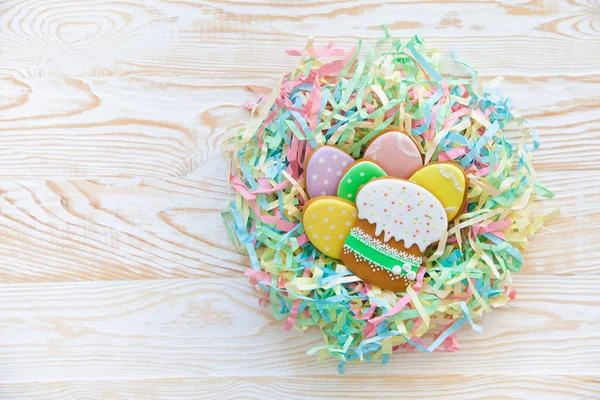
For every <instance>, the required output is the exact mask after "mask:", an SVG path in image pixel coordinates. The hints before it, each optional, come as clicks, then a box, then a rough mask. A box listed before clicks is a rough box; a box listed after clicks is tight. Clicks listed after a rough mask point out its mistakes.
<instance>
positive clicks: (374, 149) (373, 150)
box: [368, 138, 381, 161]
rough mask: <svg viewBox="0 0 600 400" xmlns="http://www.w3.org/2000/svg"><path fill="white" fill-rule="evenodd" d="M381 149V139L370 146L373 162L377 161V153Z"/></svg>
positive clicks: (370, 156) (370, 155)
mask: <svg viewBox="0 0 600 400" xmlns="http://www.w3.org/2000/svg"><path fill="white" fill-rule="evenodd" d="M379 149H381V139H380V138H377V139H375V140H374V141H373V143H371V145H370V146H369V151H368V153H369V156H368V157H369V158H370V159H371V160H373V161H377V152H378V151H379Z"/></svg>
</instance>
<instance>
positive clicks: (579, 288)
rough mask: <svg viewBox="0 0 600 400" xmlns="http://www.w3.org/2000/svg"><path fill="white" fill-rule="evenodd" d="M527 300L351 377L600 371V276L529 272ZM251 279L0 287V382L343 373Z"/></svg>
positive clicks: (519, 283) (316, 338)
mask: <svg viewBox="0 0 600 400" xmlns="http://www.w3.org/2000/svg"><path fill="white" fill-rule="evenodd" d="M514 281H515V286H516V287H517V288H518V289H517V290H518V293H517V300H516V301H514V303H511V307H510V308H499V309H496V310H494V312H493V313H491V314H486V315H485V316H484V317H483V318H482V319H481V321H480V322H479V323H480V324H481V326H482V327H483V329H484V330H483V333H481V334H477V333H475V332H474V331H470V330H467V329H465V330H463V331H462V334H461V341H460V342H461V346H462V349H461V352H460V353H457V354H444V353H441V354H429V355H424V354H422V353H412V354H410V353H405V354H399V355H398V356H397V357H393V358H392V360H391V362H390V363H389V364H388V365H368V364H363V365H358V364H352V365H349V366H348V367H347V368H346V374H347V375H348V376H350V375H361V376H364V375H368V376H404V375H417V376H421V375H422V372H421V371H425V370H427V371H428V372H429V373H430V374H434V375H437V374H447V373H448V371H453V372H455V371H478V372H477V373H480V374H499V375H502V374H511V375H512V374H533V375H546V374H563V373H565V371H568V374H586V373H590V372H591V371H598V368H600V337H599V336H598V335H597V331H598V329H600V320H599V319H598V315H599V314H600V294H599V293H598V291H597V287H598V285H599V284H600V276H598V275H589V276H584V277H581V276H565V277H561V279H560V280H558V279H556V277H552V276H544V275H518V276H516V277H515V279H514ZM256 297H257V296H256V293H255V290H254V288H252V287H251V286H250V284H249V283H248V281H247V280H246V279H245V278H219V279H184V280H152V281H129V282H81V283H41V284H3V285H0V321H3V329H2V330H1V332H0V343H2V346H0V383H1V382H8V383H10V382H24V381H25V382H26V381H63V380H79V379H83V380H86V379H90V378H91V377H93V378H94V379H98V380H113V379H115V380H120V379H150V378H160V377H165V376H168V377H180V378H193V377H225V376H232V377H233V376H246V377H249V376H281V377H283V376H296V377H297V376H304V375H315V374H320V373H323V374H335V364H334V363H333V362H327V363H322V364H318V363H317V361H316V359H315V358H313V357H308V356H307V355H306V354H305V352H306V351H307V350H308V349H309V348H311V347H313V346H317V345H319V344H320V343H321V341H322V339H321V337H320V335H319V333H318V332H317V330H315V329H312V330H310V331H309V332H307V333H306V334H302V333H299V332H290V333H286V332H283V331H282V330H281V322H278V321H274V320H273V318H272V316H271V315H270V313H271V312H270V310H268V309H266V310H263V309H260V308H259V307H258V301H257V298H256Z"/></svg>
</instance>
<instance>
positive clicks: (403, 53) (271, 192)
mask: <svg viewBox="0 0 600 400" xmlns="http://www.w3.org/2000/svg"><path fill="white" fill-rule="evenodd" d="M384 47H386V48H387V50H385V51H382V52H378V53H377V52H375V51H373V52H371V53H370V55H369V56H367V57H366V58H365V59H360V58H359V57H358V54H359V52H360V48H361V43H360V42H359V43H358V46H357V48H355V49H353V50H352V51H350V52H349V53H346V52H345V51H344V50H343V49H340V48H337V47H336V46H335V45H334V44H330V45H328V46H326V47H324V48H321V49H316V48H314V47H313V43H312V41H309V42H308V45H307V47H306V48H305V50H304V51H303V52H302V51H298V50H291V51H289V52H288V53H289V54H290V55H293V56H301V61H300V64H299V65H298V66H297V67H296V68H295V69H294V71H292V72H291V73H289V74H287V75H286V76H285V77H284V79H283V80H282V81H281V82H280V83H279V84H278V85H277V87H276V88H275V89H274V91H273V92H272V93H271V95H270V96H267V97H265V98H263V99H261V101H259V104H253V114H254V115H253V117H252V119H251V121H250V122H249V123H248V124H247V125H246V126H245V127H243V128H242V129H240V130H239V131H237V132H236V133H235V134H234V135H233V136H232V137H231V138H230V139H228V140H227V141H226V142H225V143H224V149H225V150H226V152H227V153H228V155H229V157H230V158H231V171H230V181H231V184H232V186H233V189H234V190H235V192H236V196H235V200H234V201H233V202H232V203H231V205H230V207H229V210H228V211H226V212H224V213H223V217H224V219H225V222H226V225H227V227H228V229H229V232H230V234H231V235H230V236H231V238H232V240H233V241H234V243H235V244H237V245H238V246H239V248H240V250H243V251H245V252H246V253H247V254H248V256H249V263H250V268H249V269H248V270H247V271H246V273H245V274H246V275H247V276H249V277H250V278H251V280H252V282H253V283H254V284H255V285H256V286H257V287H258V288H259V289H261V290H262V291H264V295H265V296H264V298H263V299H261V304H263V305H267V304H269V305H270V307H271V309H272V311H273V314H274V316H275V318H276V319H278V320H281V321H283V329H284V330H290V329H292V328H293V327H294V328H296V329H299V330H306V329H308V328H309V327H313V326H314V327H317V329H320V330H321V332H322V333H323V337H324V341H325V342H324V344H323V345H322V346H318V347H316V348H313V349H311V350H309V351H308V353H309V354H317V356H318V359H319V360H325V359H327V358H334V359H336V360H338V361H339V368H340V371H341V370H342V367H343V365H344V364H345V363H347V362H349V361H355V360H361V361H368V362H376V361H381V362H383V363H386V362H387V361H388V359H389V357H390V355H391V353H392V352H394V351H414V350H420V351H425V352H431V351H434V350H437V351H457V350H458V349H459V345H458V341H457V333H458V330H459V329H460V328H461V327H462V326H463V325H465V324H468V325H470V326H471V328H472V329H474V330H476V331H480V330H481V328H480V327H479V326H477V325H476V324H475V323H474V322H473V321H474V320H475V319H476V318H477V317H479V316H480V315H481V314H482V313H483V312H484V311H490V310H491V308H492V307H498V306H502V305H504V304H506V303H507V302H508V301H509V300H511V299H512V298H514V296H515V289H514V288H513V287H512V283H511V273H514V272H518V271H519V270H520V268H521V266H522V264H523V257H522V250H524V248H525V246H526V245H527V242H528V239H527V238H528V236H530V235H532V234H534V233H535V232H536V231H537V230H538V229H539V228H540V226H541V225H542V224H543V222H544V221H545V220H546V219H547V218H550V217H551V216H553V215H554V213H550V214H546V215H536V216H533V215H532V212H533V211H534V209H538V208H539V207H538V206H537V204H534V203H535V202H536V200H538V199H540V198H549V197H552V193H551V192H549V191H548V190H547V189H545V188H543V187H542V186H541V185H540V184H539V183H537V182H536V181H535V171H534V168H533V166H532V164H531V157H532V152H533V151H534V150H535V149H536V148H537V147H538V138H537V136H536V134H535V132H534V131H533V130H531V129H530V128H529V126H528V124H527V122H526V121H525V120H524V119H523V118H521V117H520V116H518V115H517V114H516V113H515V112H514V111H513V110H512V109H511V100H510V99H508V98H505V97H503V96H502V95H501V93H500V92H499V91H498V89H496V88H494V87H488V88H482V87H484V86H485V85H482V86H480V85H479V82H478V80H477V73H476V72H475V71H474V70H472V69H471V68H469V67H468V66H466V64H464V63H462V62H458V64H457V65H461V66H464V68H465V75H466V77H452V76H447V75H446V74H445V73H443V71H442V70H441V69H440V60H441V58H442V57H441V55H440V53H439V52H437V51H435V50H433V51H429V50H427V49H426V47H425V44H424V42H423V40H422V39H421V37H419V36H415V37H413V38H412V39H411V40H409V41H408V42H401V41H400V40H396V39H392V38H390V37H389V35H387V32H386V37H385V38H383V39H382V40H381V41H380V43H378V48H384ZM324 57H327V58H328V59H330V58H331V57H341V58H339V59H336V60H334V61H328V62H326V61H324V60H323V58H324ZM446 61H452V60H446ZM494 82H496V81H492V83H494ZM389 126H399V127H402V128H403V129H404V130H406V131H408V132H410V133H411V134H412V135H413V137H414V138H415V139H416V141H417V142H418V143H419V149H420V151H421V152H422V154H424V158H425V163H428V162H430V161H437V160H440V161H447V160H454V161H456V162H458V163H459V164H460V165H461V166H462V167H463V168H464V169H465V171H466V172H467V176H468V179H469V196H468V203H467V205H466V207H465V210H464V213H463V214H462V215H461V216H460V217H458V218H457V219H456V220H455V221H453V222H452V223H451V224H450V227H449V230H448V232H447V235H444V236H443V237H442V240H441V241H440V242H439V245H438V246H437V248H435V246H434V248H433V249H431V250H430V251H429V252H428V253H427V254H425V263H424V266H422V267H421V268H419V270H418V272H417V274H416V282H415V283H414V284H413V285H411V286H409V287H408V289H407V291H406V292H404V293H392V292H389V291H382V290H380V289H379V288H377V287H372V286H370V285H369V284H367V283H364V282H362V281H360V280H359V279H358V278H357V277H356V276H354V275H353V274H352V273H351V272H350V271H348V270H347V269H346V268H345V267H344V266H343V265H340V264H339V263H338V261H336V260H333V259H331V258H329V257H327V256H324V255H323V254H321V253H320V252H319V251H318V250H316V249H315V248H314V247H313V246H312V244H311V243H310V242H308V240H307V237H306V234H305V232H304V227H303V226H302V224H301V208H302V206H303V204H304V203H305V202H306V201H307V195H306V191H305V186H304V183H303V182H304V180H305V179H306V177H305V175H304V170H303V161H304V159H305V157H306V155H307V154H308V153H309V152H310V151H311V150H312V149H314V148H316V147H318V146H320V145H323V144H329V145H332V146H336V147H338V148H339V149H342V150H344V151H345V152H347V153H348V154H350V155H352V156H353V157H354V158H355V159H357V158H360V156H361V155H362V152H363V151H364V149H365V147H366V145H367V143H368V142H369V141H370V140H371V139H372V138H373V137H374V136H375V135H377V134H378V133H379V132H381V131H383V130H384V129H386V128H387V127H389ZM506 130H512V131H513V133H515V134H514V135H513V134H511V137H515V136H517V134H518V137H517V139H515V140H514V141H510V140H508V138H506V137H505V135H504V132H505V131H506ZM399 203H400V204H401V202H399ZM434 229H435V228H434Z"/></svg>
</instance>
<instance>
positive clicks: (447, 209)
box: [444, 206, 458, 213]
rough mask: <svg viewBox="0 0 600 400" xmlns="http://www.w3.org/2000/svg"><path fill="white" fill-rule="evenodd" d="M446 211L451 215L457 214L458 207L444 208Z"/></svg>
mask: <svg viewBox="0 0 600 400" xmlns="http://www.w3.org/2000/svg"><path fill="white" fill-rule="evenodd" d="M444 210H446V211H447V212H449V213H451V212H455V211H456V210H458V209H457V208H456V207H454V206H451V207H446V208H444Z"/></svg>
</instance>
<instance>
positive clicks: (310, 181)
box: [305, 146, 354, 197]
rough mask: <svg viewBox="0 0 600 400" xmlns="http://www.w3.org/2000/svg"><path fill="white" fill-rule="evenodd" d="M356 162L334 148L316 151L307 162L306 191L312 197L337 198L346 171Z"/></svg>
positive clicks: (329, 147)
mask: <svg viewBox="0 0 600 400" xmlns="http://www.w3.org/2000/svg"><path fill="white" fill-rule="evenodd" d="M353 162H354V158H352V157H351V156H350V155H348V154H347V153H345V152H343V151H342V150H340V149H338V148H337V147H333V146H321V147H319V148H317V149H315V150H314V151H313V152H312V153H311V154H310V155H309V156H308V158H307V160H306V168H305V171H306V174H305V176H306V190H307V192H308V195H309V196H310V197H317V196H335V194H336V191H337V187H338V183H339V182H340V179H341V177H342V174H343V173H344V170H346V168H347V167H348V166H349V165H350V164H352V163H353Z"/></svg>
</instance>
